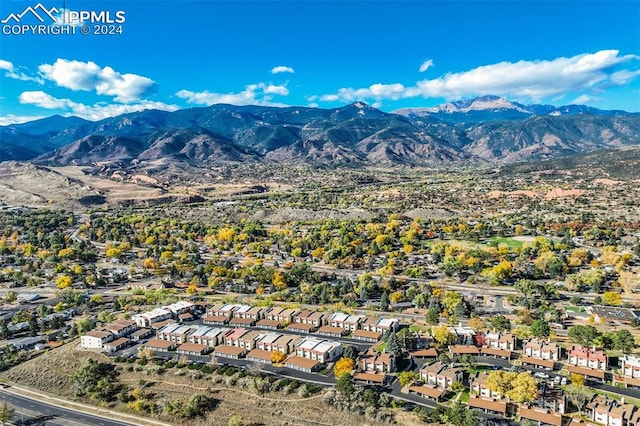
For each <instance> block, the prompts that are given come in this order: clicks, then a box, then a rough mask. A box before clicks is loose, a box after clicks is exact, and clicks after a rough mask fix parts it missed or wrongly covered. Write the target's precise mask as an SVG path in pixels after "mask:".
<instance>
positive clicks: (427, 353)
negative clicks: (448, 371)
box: [409, 348, 438, 358]
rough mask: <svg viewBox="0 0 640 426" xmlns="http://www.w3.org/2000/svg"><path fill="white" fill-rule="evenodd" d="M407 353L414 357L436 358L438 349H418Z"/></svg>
mask: <svg viewBox="0 0 640 426" xmlns="http://www.w3.org/2000/svg"><path fill="white" fill-rule="evenodd" d="M409 355H410V356H412V357H414V358H436V357H437V356H438V351H437V350H436V348H429V349H419V350H417V351H413V352H411V353H409Z"/></svg>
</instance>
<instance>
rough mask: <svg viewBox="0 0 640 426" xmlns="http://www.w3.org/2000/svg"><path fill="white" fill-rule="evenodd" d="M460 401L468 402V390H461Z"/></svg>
mask: <svg viewBox="0 0 640 426" xmlns="http://www.w3.org/2000/svg"><path fill="white" fill-rule="evenodd" d="M460 401H462V402H464V403H465V404H466V403H468V402H469V391H462V394H461V395H460Z"/></svg>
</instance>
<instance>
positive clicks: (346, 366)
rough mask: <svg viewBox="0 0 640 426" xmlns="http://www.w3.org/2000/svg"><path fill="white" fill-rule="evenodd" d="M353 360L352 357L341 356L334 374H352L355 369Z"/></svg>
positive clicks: (334, 368)
mask: <svg viewBox="0 0 640 426" xmlns="http://www.w3.org/2000/svg"><path fill="white" fill-rule="evenodd" d="M353 365H354V363H353V360H352V359H351V358H340V359H339V360H338V361H337V362H336V365H335V366H334V367H333V374H334V375H335V376H336V377H340V376H342V375H343V374H344V373H348V374H351V371H352V370H353Z"/></svg>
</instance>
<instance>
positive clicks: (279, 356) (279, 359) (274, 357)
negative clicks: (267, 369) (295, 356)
mask: <svg viewBox="0 0 640 426" xmlns="http://www.w3.org/2000/svg"><path fill="white" fill-rule="evenodd" d="M286 359H287V354H285V353H284V352H282V351H273V352H271V362H273V363H274V364H282V363H283V362H284V361H285V360H286Z"/></svg>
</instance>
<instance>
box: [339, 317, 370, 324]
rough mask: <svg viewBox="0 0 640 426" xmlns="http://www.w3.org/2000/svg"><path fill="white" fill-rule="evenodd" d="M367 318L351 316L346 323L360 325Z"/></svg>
mask: <svg viewBox="0 0 640 426" xmlns="http://www.w3.org/2000/svg"><path fill="white" fill-rule="evenodd" d="M365 318H366V317H365V316H364V315H349V316H348V317H347V319H346V320H344V322H346V323H350V324H351V323H356V324H357V323H359V322H361V321H362V320H364V319H365Z"/></svg>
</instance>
